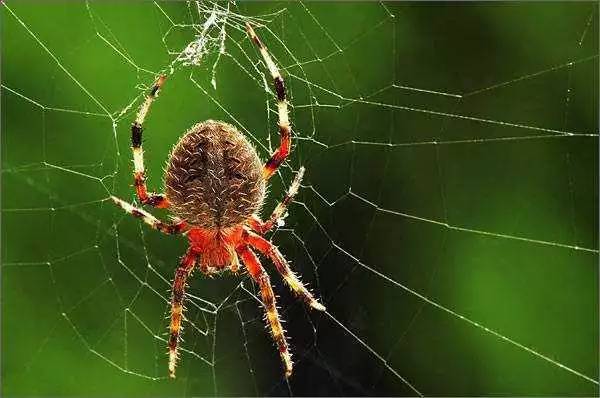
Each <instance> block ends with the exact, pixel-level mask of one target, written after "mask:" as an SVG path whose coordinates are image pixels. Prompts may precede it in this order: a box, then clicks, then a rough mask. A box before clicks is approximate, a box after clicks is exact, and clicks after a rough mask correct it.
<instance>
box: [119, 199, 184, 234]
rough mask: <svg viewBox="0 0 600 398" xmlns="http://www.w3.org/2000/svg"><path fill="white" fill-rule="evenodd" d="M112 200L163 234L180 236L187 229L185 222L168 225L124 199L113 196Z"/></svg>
mask: <svg viewBox="0 0 600 398" xmlns="http://www.w3.org/2000/svg"><path fill="white" fill-rule="evenodd" d="M110 198H111V199H112V201H113V202H115V204H116V205H117V206H119V207H120V208H121V209H123V210H125V212H127V213H129V214H131V215H132V216H134V217H137V218H141V219H142V221H143V222H145V223H146V224H148V225H149V226H151V227H152V228H154V229H156V230H158V231H160V232H162V233H165V234H168V235H174V234H180V233H182V232H184V231H185V229H186V223H185V221H177V222H174V223H167V222H164V221H161V220H159V219H158V218H156V217H154V216H153V215H152V214H150V213H148V212H147V211H146V210H143V209H140V208H137V207H135V206H133V205H131V204H129V203H127V202H125V201H124V200H123V199H119V198H117V197H116V196H111V197H110Z"/></svg>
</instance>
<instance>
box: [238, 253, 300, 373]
mask: <svg viewBox="0 0 600 398" xmlns="http://www.w3.org/2000/svg"><path fill="white" fill-rule="evenodd" d="M237 252H238V254H239V255H240V257H241V259H242V261H243V262H244V264H245V265H246V268H247V269H248V272H249V273H250V276H251V277H252V279H254V281H256V283H258V286H259V287H260V295H261V297H262V302H263V304H264V306H265V312H266V314H267V321H268V322H269V327H270V328H271V334H272V336H273V340H275V344H277V348H278V349H279V355H280V356H281V361H282V362H283V367H284V369H285V377H290V376H291V375H292V370H293V364H292V357H291V355H290V352H289V349H288V345H287V341H286V339H285V335H284V331H283V327H282V326H281V321H280V320H279V314H278V313H277V304H276V302H275V294H274V293H273V288H272V287H271V281H270V280H269V275H267V273H266V272H265V269H264V268H263V267H262V265H261V264H260V261H259V260H258V257H256V254H254V252H253V251H252V250H251V249H250V248H249V247H248V246H246V245H243V246H239V247H238V248H237Z"/></svg>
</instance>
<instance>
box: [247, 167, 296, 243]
mask: <svg viewBox="0 0 600 398" xmlns="http://www.w3.org/2000/svg"><path fill="white" fill-rule="evenodd" d="M303 176H304V167H300V170H298V173H297V174H296V177H295V178H294V181H293V182H292V185H290V188H289V189H288V191H287V193H286V194H285V197H284V198H283V200H282V201H281V202H279V204H278V205H277V206H276V207H275V210H273V213H271V216H270V217H269V219H268V220H267V221H262V220H261V219H260V218H258V216H257V215H252V216H251V217H250V219H249V220H248V226H250V228H252V229H253V230H255V231H256V232H258V233H260V234H263V235H264V234H266V233H267V232H269V231H270V230H271V229H273V227H274V226H275V225H277V223H278V221H279V220H280V219H281V218H282V217H283V216H284V213H285V210H286V209H287V206H288V205H289V204H290V203H291V202H292V200H293V199H294V196H296V194H297V193H298V188H299V187H300V181H302V177H303Z"/></svg>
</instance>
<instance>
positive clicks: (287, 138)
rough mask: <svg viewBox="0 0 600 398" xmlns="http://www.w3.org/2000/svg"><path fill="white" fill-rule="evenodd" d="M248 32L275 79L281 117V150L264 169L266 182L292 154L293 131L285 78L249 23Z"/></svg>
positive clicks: (278, 109) (247, 25)
mask: <svg viewBox="0 0 600 398" xmlns="http://www.w3.org/2000/svg"><path fill="white" fill-rule="evenodd" d="M246 30H247V31H248V35H249V36H250V39H252V41H253V42H254V43H256V45H257V47H258V49H259V51H260V54H261V55H262V57H263V60H264V61H265V64H266V65H267V68H268V69H269V72H270V73H271V77H272V78H273V83H274V85H275V91H276V93H277V113H278V115H279V136H280V140H281V141H280V144H279V148H277V149H276V150H275V152H273V154H272V155H271V158H270V159H269V160H268V161H267V163H265V166H264V168H263V178H264V179H265V180H267V179H269V178H271V176H272V175H273V173H275V171H276V170H277V168H278V167H279V166H280V165H281V163H283V161H284V160H285V158H286V157H287V156H288V155H289V153H290V147H291V133H292V129H291V127H290V121H289V116H288V106H287V100H286V94H285V85H284V83H283V78H282V77H281V74H280V73H279V69H278V68H277V65H275V62H273V60H272V59H271V56H270V55H269V53H268V52H267V48H266V47H265V46H264V44H263V43H262V41H261V40H260V39H259V38H258V36H257V35H256V33H255V32H254V29H252V26H251V25H250V24H249V23H246Z"/></svg>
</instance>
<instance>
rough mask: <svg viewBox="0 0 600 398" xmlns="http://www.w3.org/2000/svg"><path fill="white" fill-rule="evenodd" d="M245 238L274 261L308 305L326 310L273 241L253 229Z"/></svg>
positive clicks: (288, 283) (292, 288)
mask: <svg viewBox="0 0 600 398" xmlns="http://www.w3.org/2000/svg"><path fill="white" fill-rule="evenodd" d="M243 238H244V240H245V241H246V242H247V243H248V244H249V245H250V246H252V247H255V248H256V249H258V251H260V252H261V253H262V254H264V255H265V256H267V257H269V258H270V259H271V261H273V264H275V268H277V272H279V274H280V275H281V277H282V278H283V280H284V281H285V282H286V283H287V285H288V286H289V287H290V289H291V290H292V292H294V293H295V294H297V295H298V296H299V297H300V298H302V300H304V302H305V303H306V305H308V306H310V307H311V308H314V309H315V310H319V311H325V306H324V305H323V304H321V303H319V302H318V301H317V300H316V299H315V298H314V296H313V295H312V293H311V292H309V291H308V289H306V287H304V285H303V284H302V282H301V281H300V279H298V277H297V276H296V274H294V271H292V270H291V268H290V266H289V263H288V262H287V261H286V259H285V258H284V257H283V255H282V254H281V252H280V251H279V249H277V247H276V246H275V245H274V244H273V243H271V242H269V241H268V240H266V239H265V238H263V237H262V236H259V235H257V234H255V233H254V232H251V231H246V233H245V234H244V237H243Z"/></svg>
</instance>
